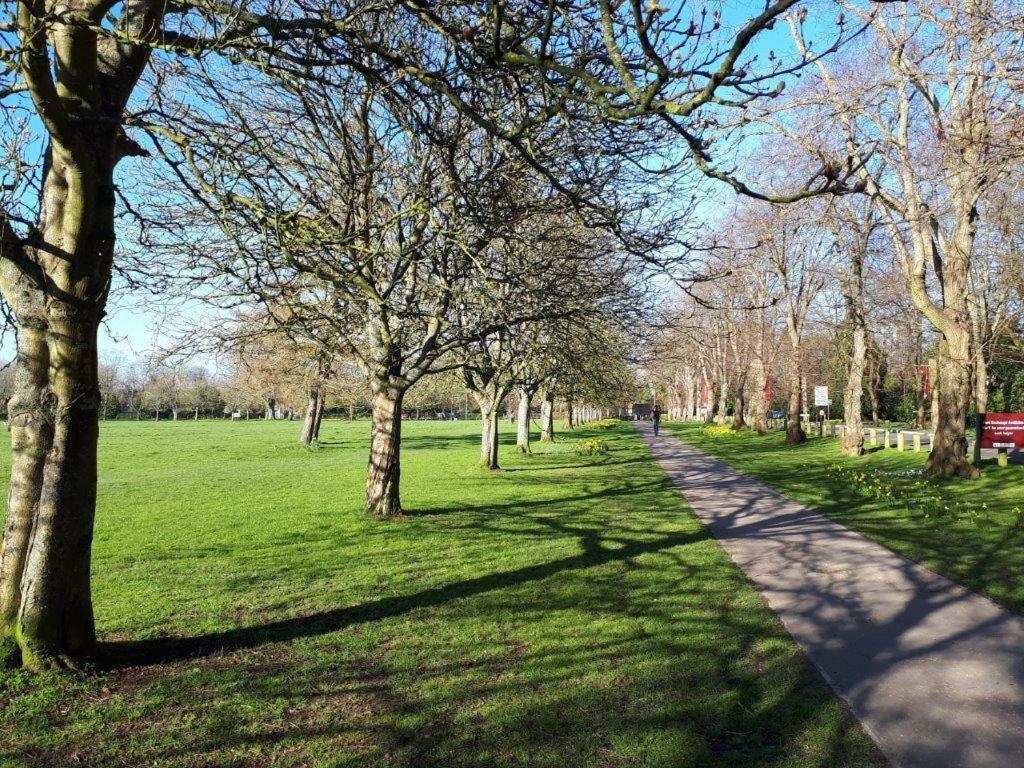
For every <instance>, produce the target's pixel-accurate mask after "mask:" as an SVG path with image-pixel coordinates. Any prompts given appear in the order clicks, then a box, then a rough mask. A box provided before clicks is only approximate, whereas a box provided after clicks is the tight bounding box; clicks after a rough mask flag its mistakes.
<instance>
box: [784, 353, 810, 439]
mask: <svg viewBox="0 0 1024 768" xmlns="http://www.w3.org/2000/svg"><path fill="white" fill-rule="evenodd" d="M790 368H792V371H791V372H790V377H789V420H788V421H787V423H786V443H787V444H788V445H799V444H800V443H803V442H806V441H807V433H806V432H804V428H803V426H801V424H800V413H801V410H800V404H801V398H800V394H801V391H802V386H803V372H802V370H801V365H800V350H799V348H796V349H794V350H793V361H792V364H791V365H790Z"/></svg>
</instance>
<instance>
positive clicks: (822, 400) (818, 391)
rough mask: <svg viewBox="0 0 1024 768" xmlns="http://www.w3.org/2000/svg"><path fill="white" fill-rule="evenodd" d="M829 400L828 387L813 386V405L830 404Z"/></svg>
mask: <svg viewBox="0 0 1024 768" xmlns="http://www.w3.org/2000/svg"><path fill="white" fill-rule="evenodd" d="M831 403H832V401H831V400H829V399H828V387H815V388H814V404H815V405H830V404H831Z"/></svg>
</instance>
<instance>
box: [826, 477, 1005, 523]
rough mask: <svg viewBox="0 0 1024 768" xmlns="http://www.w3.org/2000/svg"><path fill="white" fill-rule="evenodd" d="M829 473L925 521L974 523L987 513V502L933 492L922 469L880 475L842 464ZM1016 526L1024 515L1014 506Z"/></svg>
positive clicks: (870, 495)
mask: <svg viewBox="0 0 1024 768" xmlns="http://www.w3.org/2000/svg"><path fill="white" fill-rule="evenodd" d="M828 469H829V473H830V474H831V475H832V476H833V477H835V478H836V479H838V480H839V481H840V482H841V483H842V484H843V485H846V486H848V487H850V488H854V489H855V490H857V491H858V492H859V493H860V494H862V495H864V496H868V497H870V498H873V499H877V500H878V501H883V502H888V503H891V504H899V505H900V506H902V507H904V508H906V510H907V511H908V512H910V513H912V514H917V515H920V516H921V517H924V518H946V519H951V520H955V521H956V522H965V521H967V522H972V523H977V522H978V520H979V518H980V516H981V515H983V514H985V513H987V512H988V503H987V502H981V503H980V504H975V503H974V502H972V501H967V500H961V499H950V498H947V497H945V496H942V495H941V494H939V493H937V492H936V487H935V485H934V484H933V483H931V482H929V481H928V480H926V479H925V478H924V473H923V471H922V470H911V471H907V472H882V471H880V470H877V469H861V468H856V467H848V466H844V465H842V464H831V465H829V468H828ZM1013 512H1014V514H1015V515H1016V516H1017V520H1018V524H1022V525H1024V513H1022V512H1021V510H1020V509H1018V508H1017V507H1014V509H1013Z"/></svg>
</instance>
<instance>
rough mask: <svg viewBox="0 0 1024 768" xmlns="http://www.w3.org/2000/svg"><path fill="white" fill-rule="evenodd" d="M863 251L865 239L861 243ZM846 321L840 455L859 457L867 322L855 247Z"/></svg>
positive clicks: (846, 293)
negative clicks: (846, 358) (849, 346)
mask: <svg viewBox="0 0 1024 768" xmlns="http://www.w3.org/2000/svg"><path fill="white" fill-rule="evenodd" d="M863 246H864V249H865V251H866V249H867V246H868V240H867V237H865V239H864V241H863ZM843 283H844V285H843V293H844V299H845V300H846V319H847V321H848V322H849V323H850V326H851V328H852V330H853V340H852V346H853V348H852V349H851V351H850V352H851V354H850V365H849V367H848V368H847V370H846V388H845V390H844V391H843V423H844V429H843V453H844V454H845V455H846V456H860V455H862V454H863V453H864V422H863V420H862V419H861V397H862V396H863V393H864V367H865V363H866V362H867V353H868V331H867V322H866V320H865V318H864V262H863V251H861V250H860V249H859V248H856V247H855V250H854V252H853V253H851V254H850V271H849V273H848V275H847V277H846V279H845V280H844V281H843Z"/></svg>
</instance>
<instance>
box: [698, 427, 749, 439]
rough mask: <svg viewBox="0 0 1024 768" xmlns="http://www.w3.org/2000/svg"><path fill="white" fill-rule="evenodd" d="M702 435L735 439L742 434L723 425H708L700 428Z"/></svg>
mask: <svg viewBox="0 0 1024 768" xmlns="http://www.w3.org/2000/svg"><path fill="white" fill-rule="evenodd" d="M700 433H701V434H702V435H704V436H705V437H735V436H736V435H738V434H740V433H739V432H738V431H736V430H735V429H733V428H732V427H727V426H725V425H723V424H708V425H707V426H706V427H701V428H700Z"/></svg>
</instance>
